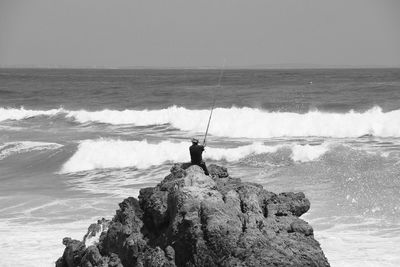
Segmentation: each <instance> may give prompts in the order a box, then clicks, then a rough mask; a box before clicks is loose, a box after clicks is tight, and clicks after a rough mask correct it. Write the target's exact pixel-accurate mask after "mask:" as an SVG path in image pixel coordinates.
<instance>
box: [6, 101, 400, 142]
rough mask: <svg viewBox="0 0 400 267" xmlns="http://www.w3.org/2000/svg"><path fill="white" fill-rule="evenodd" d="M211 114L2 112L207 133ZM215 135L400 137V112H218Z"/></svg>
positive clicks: (179, 111)
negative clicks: (165, 127)
mask: <svg viewBox="0 0 400 267" xmlns="http://www.w3.org/2000/svg"><path fill="white" fill-rule="evenodd" d="M209 113H210V111H209V110H205V109H204V110H191V109H187V108H184V107H177V106H172V107H169V108H166V109H158V110H129V109H127V110H122V111H119V110H108V109H105V110H101V111H86V110H78V111H68V110H64V109H52V110H42V111H41V110H26V109H23V108H21V109H4V108H0V121H3V120H7V119H11V120H21V119H25V118H29V117H32V116H40V115H45V116H53V115H56V114H64V115H65V117H66V118H71V119H73V120H74V121H76V122H79V123H88V122H93V123H107V124H115V125H120V124H132V125H137V126H146V125H160V124H170V125H171V126H173V127H175V128H177V129H179V130H183V131H190V132H204V130H205V128H206V125H207V121H208V116H209ZM209 133H210V134H212V135H214V136H226V137H245V138H272V137H300V136H321V137H322V136H323V137H359V136H363V135H373V136H378V137H400V110H394V111H389V112H383V111H382V109H381V108H380V107H374V108H372V109H370V110H367V111H365V112H355V111H349V112H347V113H328V112H321V111H309V112H307V113H304V114H300V113H294V112H270V111H266V110H261V109H256V108H247V107H243V108H237V107H232V108H216V109H215V110H214V113H213V118H212V121H211V125H210V129H209Z"/></svg>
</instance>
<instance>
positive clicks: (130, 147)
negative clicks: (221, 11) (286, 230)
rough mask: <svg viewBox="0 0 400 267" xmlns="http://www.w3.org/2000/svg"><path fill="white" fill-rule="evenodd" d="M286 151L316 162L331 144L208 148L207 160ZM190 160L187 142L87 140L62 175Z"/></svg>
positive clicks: (305, 160)
mask: <svg viewBox="0 0 400 267" xmlns="http://www.w3.org/2000/svg"><path fill="white" fill-rule="evenodd" d="M285 148H289V149H292V154H291V158H292V159H293V160H294V161H298V162H307V161H312V160H316V159H317V158H319V157H320V156H322V155H323V154H324V153H326V152H327V151H328V150H329V146H328V145H327V144H321V145H314V146H310V145H299V144H292V145H275V146H267V145H264V144H262V143H253V144H250V145H244V146H239V147H235V148H216V147H207V148H206V150H205V152H204V153H203V157H204V159H206V160H207V159H208V160H226V161H229V162H233V161H238V160H240V159H242V158H245V157H247V156H249V155H254V154H263V153H275V152H277V151H279V150H280V149H285ZM187 161H190V156H189V144H188V143H187V142H180V143H174V142H170V141H163V142H160V143H149V142H148V141H147V140H143V141H123V140H113V139H97V140H84V141H81V142H80V144H79V146H78V149H77V151H76V152H75V154H74V155H72V157H71V158H70V159H69V160H68V161H67V162H66V163H65V164H64V165H63V166H62V169H61V173H71V172H79V171H88V170H93V169H105V168H126V167H135V168H138V169H146V168H149V167H150V166H154V165H160V164H163V163H166V162H187Z"/></svg>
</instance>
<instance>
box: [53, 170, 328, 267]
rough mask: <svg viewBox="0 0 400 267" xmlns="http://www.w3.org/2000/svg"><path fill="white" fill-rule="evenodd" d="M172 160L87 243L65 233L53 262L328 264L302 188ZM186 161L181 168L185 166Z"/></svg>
mask: <svg viewBox="0 0 400 267" xmlns="http://www.w3.org/2000/svg"><path fill="white" fill-rule="evenodd" d="M187 167H188V166H187V165H184V164H175V165H174V166H173V167H172V168H171V174H169V175H168V176H166V177H165V178H164V180H163V181H162V182H161V183H160V184H158V185H157V186H156V187H151V188H145V189H142V190H141V191H140V195H139V200H137V199H136V198H133V197H129V198H127V199H125V200H124V201H123V202H122V203H120V204H119V207H120V209H119V210H117V212H116V215H115V216H114V218H113V219H112V221H111V222H109V221H105V220H101V221H99V222H98V224H101V225H102V226H101V227H96V226H95V225H92V226H91V227H89V232H90V231H91V234H90V236H95V233H93V231H94V230H96V229H97V230H98V231H102V233H101V236H100V239H99V241H98V242H97V243H95V245H90V246H88V247H86V246H85V243H84V242H80V241H77V240H71V239H69V238H65V239H64V240H63V242H64V244H65V245H66V248H65V251H64V254H63V256H62V257H61V258H60V259H58V261H57V262H56V266H57V267H72V266H86V267H91V266H116V267H120V266H132V267H133V266H135V267H136V266H149V267H155V266H164V267H167V266H170V267H173V266H188V267H189V266H329V263H328V261H327V259H326V258H325V256H324V253H323V252H322V250H321V248H320V245H319V243H318V242H317V241H316V240H315V239H314V237H313V229H312V227H311V226H310V225H309V224H308V223H307V222H305V221H303V220H302V219H300V218H299V216H301V215H302V214H304V213H305V212H307V211H308V210H309V208H310V202H309V201H308V199H307V198H305V196H304V194H303V193H281V194H274V193H272V192H269V191H266V190H264V189H263V188H262V186H261V185H258V184H255V183H244V182H241V180H240V179H237V178H232V177H230V176H229V175H228V171H227V169H226V168H224V167H220V166H217V165H210V166H209V171H210V176H206V175H204V173H203V171H202V169H201V168H200V167H198V166H190V167H189V168H187ZM186 168H187V169H186Z"/></svg>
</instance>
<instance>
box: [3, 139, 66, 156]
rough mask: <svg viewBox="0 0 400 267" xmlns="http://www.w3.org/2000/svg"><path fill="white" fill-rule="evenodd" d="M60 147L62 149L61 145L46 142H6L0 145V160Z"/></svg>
mask: <svg viewBox="0 0 400 267" xmlns="http://www.w3.org/2000/svg"><path fill="white" fill-rule="evenodd" d="M60 147H62V145H60V144H57V143H47V142H32V141H21V142H8V143H4V144H2V145H0V160H2V159H4V158H6V157H9V156H11V155H15V154H20V153H26V152H31V151H41V150H52V149H57V148H60Z"/></svg>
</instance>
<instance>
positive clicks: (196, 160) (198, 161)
mask: <svg viewBox="0 0 400 267" xmlns="http://www.w3.org/2000/svg"><path fill="white" fill-rule="evenodd" d="M189 151H190V159H191V163H192V165H197V166H200V167H201V168H202V169H203V170H204V174H205V175H208V170H207V167H206V164H205V163H204V161H203V158H202V156H201V154H203V151H204V146H202V145H199V140H197V139H196V138H193V139H192V145H191V146H190V148H189Z"/></svg>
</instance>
